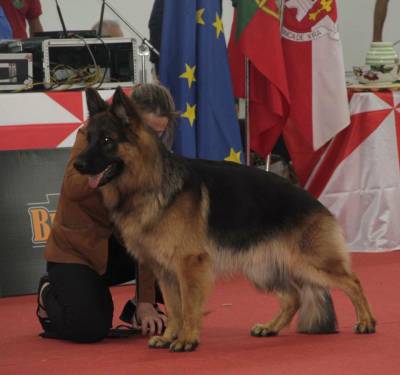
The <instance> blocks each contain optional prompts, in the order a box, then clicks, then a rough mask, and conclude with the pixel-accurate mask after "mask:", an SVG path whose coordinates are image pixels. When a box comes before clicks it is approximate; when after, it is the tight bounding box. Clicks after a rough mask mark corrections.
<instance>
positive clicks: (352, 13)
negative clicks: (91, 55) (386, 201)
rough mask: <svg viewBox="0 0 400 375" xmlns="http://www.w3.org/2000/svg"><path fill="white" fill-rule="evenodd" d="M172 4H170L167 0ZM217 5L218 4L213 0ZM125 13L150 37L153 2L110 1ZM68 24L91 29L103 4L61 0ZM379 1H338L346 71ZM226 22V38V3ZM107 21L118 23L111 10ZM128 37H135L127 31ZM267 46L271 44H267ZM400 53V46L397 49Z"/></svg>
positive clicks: (52, 17)
mask: <svg viewBox="0 0 400 375" xmlns="http://www.w3.org/2000/svg"><path fill="white" fill-rule="evenodd" d="M41 1H42V6H43V16H42V18H41V19H42V23H43V26H44V27H45V29H46V30H59V29H61V27H60V22H59V19H58V16H57V12H56V7H55V1H54V0H41ZM166 1H168V0H166ZM210 1H216V0H210ZM108 2H109V3H110V4H111V5H112V6H113V7H115V8H116V9H117V10H118V11H120V12H121V14H122V15H123V17H124V18H126V19H127V20H128V21H129V22H130V23H131V24H132V25H133V26H134V27H135V28H136V29H138V30H139V31H140V32H141V33H142V34H144V35H145V36H146V37H148V28H147V22H148V19H149V16H150V11H151V8H152V5H153V0H108ZM59 4H60V7H61V8H62V11H63V15H64V19H65V23H66V26H67V28H68V29H70V30H72V29H75V30H76V29H89V28H91V27H92V25H93V24H94V23H96V22H97V21H98V19H99V17H100V7H101V0H59ZM374 4H375V0H337V6H338V10H339V21H340V33H341V36H342V41H343V50H344V59H345V65H346V69H347V70H350V69H351V67H352V66H353V65H363V64H364V58H365V54H366V51H367V49H368V46H369V43H370V41H371V37H372V18H373V9H374ZM223 6H224V13H223V20H224V25H225V34H226V36H228V35H229V32H230V27H231V22H232V14H233V12H232V7H231V2H230V0H223ZM398 16H400V1H397V0H392V1H391V2H390V4H389V14H388V17H387V19H386V24H385V29H384V40H386V41H393V42H394V41H397V40H399V39H400V24H399V22H398V21H397V18H398ZM105 18H111V19H117V17H116V16H115V15H114V14H112V12H110V11H109V10H107V11H106V13H105ZM123 31H124V33H125V35H126V36H131V35H132V33H131V32H130V31H129V30H128V29H127V28H126V27H123ZM266 43H267V41H266ZM396 48H397V51H398V53H400V44H399V45H397V46H396Z"/></svg>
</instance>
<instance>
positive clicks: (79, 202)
mask: <svg viewBox="0 0 400 375" xmlns="http://www.w3.org/2000/svg"><path fill="white" fill-rule="evenodd" d="M85 147H86V128H85V126H83V127H82V128H81V129H80V130H79V131H78V133H77V136H76V140H75V144H74V146H73V148H72V151H71V156H70V160H69V162H68V164H67V167H66V170H65V174H64V180H63V184H62V187H61V193H60V198H59V201H58V207H57V212H56V215H55V218H54V222H53V226H52V230H51V233H50V236H49V239H48V241H47V245H46V249H45V258H46V260H47V261H49V262H57V263H80V264H86V265H88V266H89V267H91V268H92V269H94V270H95V271H96V272H97V273H98V274H100V275H102V274H104V273H105V271H106V268H107V260H108V240H109V238H110V236H111V234H112V232H113V226H112V223H111V222H110V220H109V218H108V213H107V211H106V209H105V207H104V205H103V203H102V200H101V195H100V192H99V191H98V190H96V189H93V188H91V187H90V186H89V184H88V177H87V176H83V175H81V174H80V173H79V172H78V171H77V170H76V169H75V168H74V166H73V164H74V161H75V159H76V157H77V156H78V154H79V153H80V152H81V151H82V150H83V149H84V148H85ZM154 284H155V280H154V276H153V273H152V272H151V271H150V270H149V269H147V268H146V267H145V266H143V265H139V280H138V287H139V290H138V291H137V294H138V299H139V301H140V302H151V303H154V302H155V301H154V299H155V285H154Z"/></svg>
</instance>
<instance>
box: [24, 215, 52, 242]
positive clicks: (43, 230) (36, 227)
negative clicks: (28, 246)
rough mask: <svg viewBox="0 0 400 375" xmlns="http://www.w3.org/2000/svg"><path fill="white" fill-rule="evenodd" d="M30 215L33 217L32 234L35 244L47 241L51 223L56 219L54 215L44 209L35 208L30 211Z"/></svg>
mask: <svg viewBox="0 0 400 375" xmlns="http://www.w3.org/2000/svg"><path fill="white" fill-rule="evenodd" d="M29 215H30V216H31V223H32V232H33V239H32V241H33V242H34V243H37V242H44V241H47V239H48V238H49V235H50V230H51V222H52V221H53V219H54V215H55V212H54V213H51V214H49V212H48V211H47V210H46V209H45V208H42V207H35V208H32V209H29Z"/></svg>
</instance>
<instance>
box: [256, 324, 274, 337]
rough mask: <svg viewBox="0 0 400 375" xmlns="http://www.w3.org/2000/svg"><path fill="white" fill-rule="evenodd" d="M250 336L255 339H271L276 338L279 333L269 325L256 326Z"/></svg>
mask: <svg viewBox="0 0 400 375" xmlns="http://www.w3.org/2000/svg"><path fill="white" fill-rule="evenodd" d="M250 334H251V335H252V336H254V337H270V336H276V335H277V334H278V332H277V331H274V330H273V329H271V327H270V326H269V325H268V324H256V325H255V326H254V327H253V328H252V329H251V331H250Z"/></svg>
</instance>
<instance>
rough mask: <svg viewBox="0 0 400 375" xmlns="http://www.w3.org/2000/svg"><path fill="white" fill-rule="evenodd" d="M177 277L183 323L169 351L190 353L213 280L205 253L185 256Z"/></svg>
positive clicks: (197, 334) (197, 335)
mask: <svg viewBox="0 0 400 375" xmlns="http://www.w3.org/2000/svg"><path fill="white" fill-rule="evenodd" d="M177 276H178V282H179V288H180V296H181V301H182V314H183V321H182V327H181V330H180V331H179V333H178V337H177V339H176V340H174V341H173V342H172V343H171V346H170V350H171V351H174V352H182V351H192V350H194V349H195V348H196V347H197V345H198V344H199V331H200V326H201V319H202V315H203V304H204V301H205V299H206V297H207V295H208V292H209V290H210V287H211V284H212V280H213V276H212V270H211V262H210V259H209V256H208V255H207V254H205V253H201V254H196V255H188V256H186V257H185V258H184V259H183V260H182V261H181V262H180V264H179V269H178V275H177Z"/></svg>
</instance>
